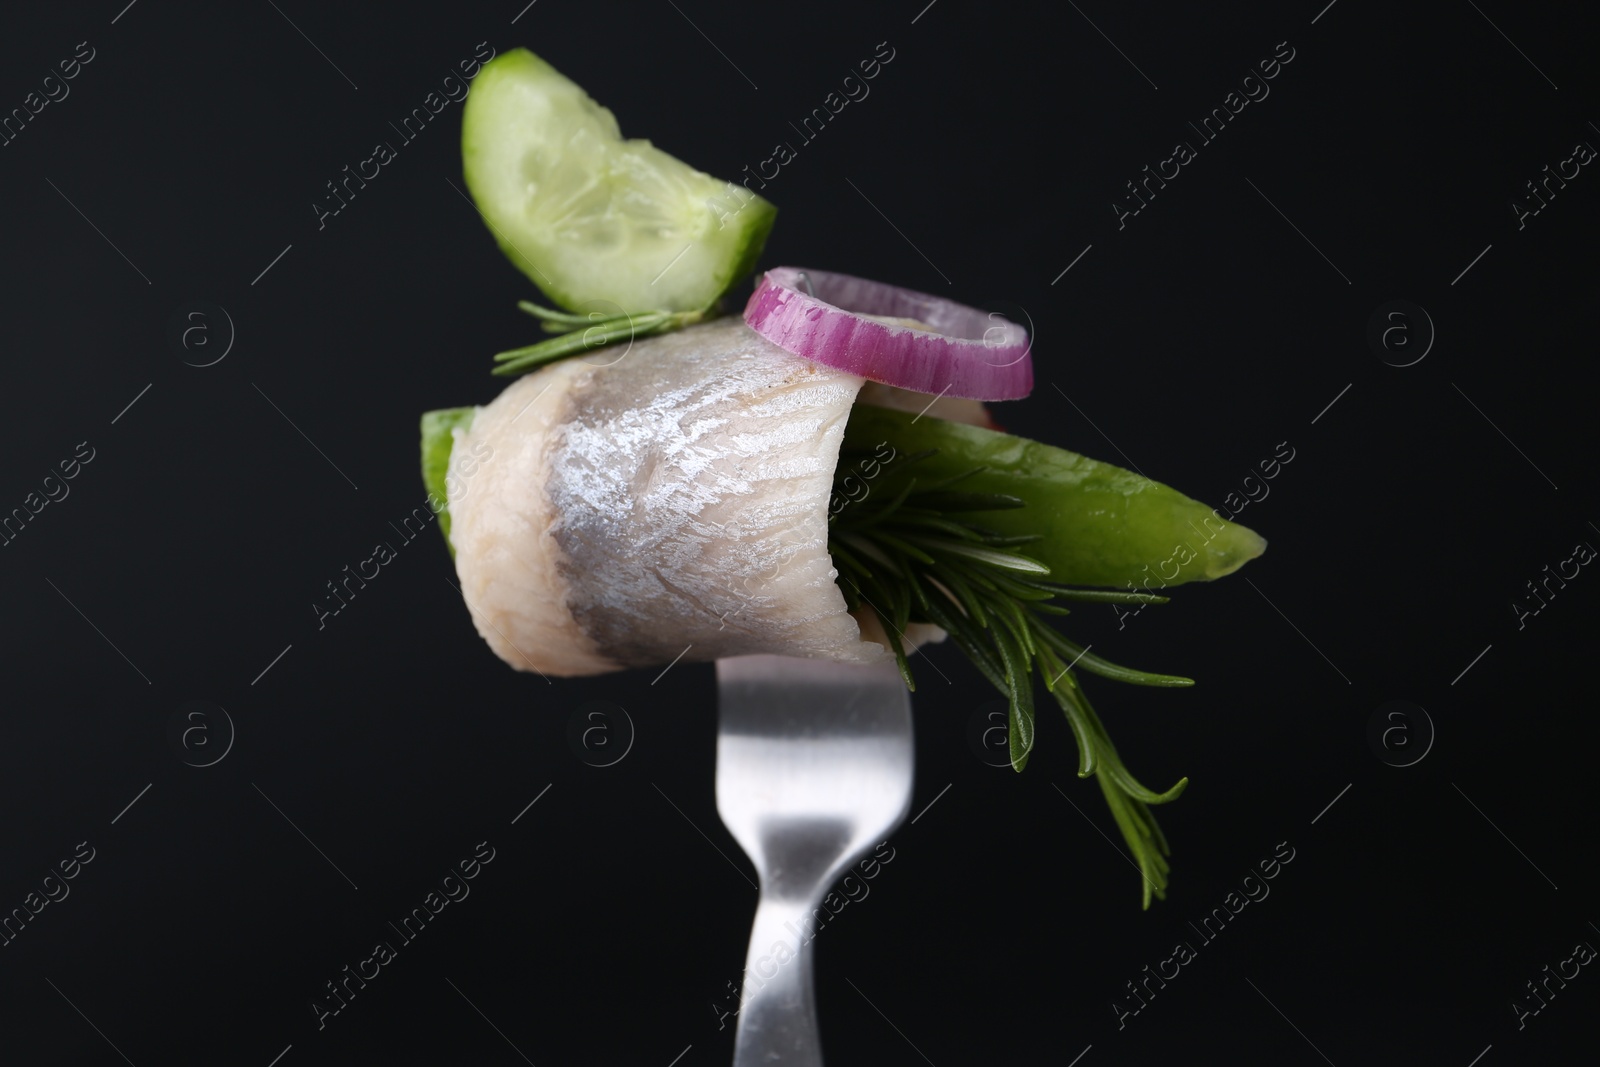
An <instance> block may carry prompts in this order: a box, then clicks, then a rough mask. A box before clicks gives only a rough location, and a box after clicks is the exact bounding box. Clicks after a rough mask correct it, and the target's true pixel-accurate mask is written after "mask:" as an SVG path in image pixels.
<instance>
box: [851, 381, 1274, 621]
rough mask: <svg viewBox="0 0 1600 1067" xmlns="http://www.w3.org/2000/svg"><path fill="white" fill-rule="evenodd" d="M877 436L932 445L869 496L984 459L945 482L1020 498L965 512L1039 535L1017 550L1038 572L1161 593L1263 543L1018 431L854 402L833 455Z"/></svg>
mask: <svg viewBox="0 0 1600 1067" xmlns="http://www.w3.org/2000/svg"><path fill="white" fill-rule="evenodd" d="M880 441H887V442H889V443H890V444H891V445H893V447H894V448H895V449H896V450H897V451H898V452H900V453H903V454H905V455H912V454H915V453H917V452H921V451H923V450H925V449H938V452H937V453H936V454H935V455H932V456H929V457H927V458H925V459H920V460H917V461H916V462H914V463H911V464H908V465H906V466H905V467H904V468H903V469H902V471H901V472H900V473H899V474H898V475H896V474H890V473H885V474H884V477H883V484H882V485H879V484H877V483H874V484H873V485H872V486H871V491H872V492H873V493H874V494H876V493H888V494H893V493H895V492H898V491H899V489H900V487H901V486H902V485H903V484H904V482H903V479H905V478H908V477H915V478H916V479H917V483H918V484H919V485H927V484H932V483H936V482H939V481H941V480H943V479H946V478H953V477H955V476H957V475H960V474H963V473H964V472H968V471H971V470H972V469H973V468H975V467H982V468H983V470H982V471H981V472H979V473H977V474H974V475H972V476H971V477H966V478H962V479H961V481H960V482H959V483H958V484H956V485H955V486H952V488H954V489H959V490H962V491H965V492H972V493H1002V494H1006V495H1009V496H1014V497H1018V498H1020V499H1022V500H1024V501H1026V506H1025V507H1020V508H1015V509H1012V510H1005V511H984V512H974V513H972V521H973V523H974V525H978V526H983V527H985V528H987V529H990V530H993V531H994V532H996V533H999V534H1005V535H1014V536H1021V535H1028V534H1039V535H1042V537H1041V539H1040V540H1038V541H1035V542H1032V543H1030V544H1026V545H1023V546H1020V547H1019V548H1018V551H1019V552H1021V553H1023V554H1024V555H1027V556H1031V557H1033V558H1034V559H1036V560H1039V561H1040V562H1041V563H1043V564H1044V565H1045V566H1047V567H1049V568H1050V575H1049V577H1048V579H1046V580H1047V581H1051V582H1058V583H1061V584H1063V585H1089V586H1110V587H1112V588H1128V587H1130V586H1131V588H1132V589H1133V591H1135V592H1159V591H1160V590H1161V589H1162V588H1163V587H1165V586H1169V585H1182V584H1183V583H1185V582H1192V581H1205V580H1209V579H1214V578H1221V577H1223V576H1225V575H1228V574H1232V573H1233V572H1234V571H1236V570H1238V569H1239V568H1240V567H1242V566H1244V565H1245V564H1246V563H1248V562H1249V561H1250V560H1252V559H1255V558H1256V557H1257V556H1259V555H1261V553H1262V552H1263V551H1265V550H1266V547H1267V542H1266V541H1265V540H1264V539H1263V538H1262V537H1261V535H1260V534H1258V533H1256V532H1255V531H1254V530H1252V529H1250V528H1249V527H1246V526H1241V525H1239V524H1238V523H1236V522H1229V521H1227V520H1225V519H1223V518H1222V516H1221V514H1220V513H1218V512H1215V511H1213V509H1211V508H1209V507H1207V506H1206V505H1204V504H1202V503H1200V502H1199V501H1197V500H1192V499H1190V498H1189V497H1187V496H1184V495H1183V494H1182V493H1180V492H1178V491H1177V490H1176V489H1173V488H1170V487H1169V486H1166V485H1163V484H1161V483H1160V482H1153V481H1151V480H1150V479H1148V478H1145V477H1144V476H1142V475H1139V474H1135V473H1134V472H1132V471H1128V470H1123V469H1122V468H1121V467H1115V466H1112V465H1111V464H1109V463H1101V462H1100V461H1099V460H1094V459H1090V458H1088V457H1087V456H1080V455H1078V454H1077V453H1076V452H1068V451H1066V450H1065V449H1062V448H1055V447H1053V446H1051V445H1046V444H1041V443H1040V442H1038V441H1030V440H1028V439H1027V438H1025V437H1015V436H1013V435H1011V434H1007V433H998V432H996V431H994V430H985V429H983V428H981V427H978V426H969V425H967V424H966V423H961V422H948V421H946V420H944V419H936V418H932V417H927V416H913V415H912V414H910V413H909V412H903V411H891V410H890V409H888V408H881V407H873V406H870V405H867V404H857V405H856V406H855V407H854V408H852V409H851V412H850V421H849V422H848V423H847V424H846V425H845V431H844V446H843V450H842V453H841V454H842V456H845V457H848V456H850V455H851V454H853V453H870V452H872V450H873V449H874V448H875V447H876V445H877V444H878V442H880ZM844 461H845V460H844V459H841V462H844ZM891 470H892V468H891Z"/></svg>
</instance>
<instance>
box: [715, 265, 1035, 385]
mask: <svg viewBox="0 0 1600 1067" xmlns="http://www.w3.org/2000/svg"><path fill="white" fill-rule="evenodd" d="M802 275H804V276H805V279H804V280H805V281H807V282H809V283H810V285H809V288H810V290H811V293H807V292H805V291H802V289H801V288H800V285H801V284H802V279H801V276H802ZM863 315H883V316H887V317H891V318H902V319H916V320H917V321H919V322H923V323H926V324H928V325H929V326H931V327H933V329H934V330H936V331H938V332H935V333H930V332H928V331H926V330H917V329H912V328H911V327H909V326H891V325H889V324H887V323H882V322H874V321H873V320H872V319H868V318H863V317H862V316H863ZM744 321H745V323H746V324H747V325H749V327H750V328H751V329H752V330H754V331H756V333H759V334H760V335H761V336H762V337H765V338H766V339H767V340H769V341H771V342H772V343H773V344H775V345H777V346H778V347H779V348H781V349H783V350H784V351H785V352H792V353H794V354H795V355H797V356H802V357H804V358H806V359H810V360H815V361H816V362H818V363H821V364H823V365H825V366H829V367H833V368H834V369H836V370H842V371H848V372H849V373H851V374H858V375H860V376H861V377H863V378H869V379H871V380H872V381H875V382H883V383H884V384H885V385H894V386H898V387H899V388H901V389H911V390H914V391H916V392H919V393H929V394H934V395H938V396H961V397H969V398H971V399H973V400H1019V399H1021V398H1022V397H1025V396H1027V395H1028V394H1029V393H1030V392H1032V391H1033V358H1032V356H1031V355H1030V354H1029V347H1030V346H1029V341H1028V331H1027V330H1025V329H1023V328H1022V327H1021V326H1018V325H1017V324H1016V323H1014V322H1011V321H1009V320H1007V319H1004V318H1001V317H1000V316H999V315H996V314H992V313H990V312H986V311H980V310H979V309H977V308H971V307H967V306H966V305H964V304H957V303H955V302H953V301H950V300H944V299H942V298H940V297H937V296H929V295H928V294H927V293H918V292H913V291H912V290H910V289H901V288H899V287H898V286H894V285H886V284H884V283H883V282H874V281H868V280H867V279H865V278H855V277H851V276H850V275H848V274H834V273H832V272H831V271H821V270H806V271H802V270H800V269H799V268H797V267H774V268H773V269H772V270H769V271H767V272H766V273H765V274H763V275H762V276H761V280H760V282H759V283H757V285H756V291H755V292H754V293H752V294H751V296H750V302H749V303H747V304H746V305H745V308H744Z"/></svg>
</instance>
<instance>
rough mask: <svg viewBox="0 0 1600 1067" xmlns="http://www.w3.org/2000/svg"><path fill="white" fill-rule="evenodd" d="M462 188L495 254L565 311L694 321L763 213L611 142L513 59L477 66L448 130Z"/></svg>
mask: <svg viewBox="0 0 1600 1067" xmlns="http://www.w3.org/2000/svg"><path fill="white" fill-rule="evenodd" d="M461 155H462V165H463V170H464V172H465V176H466V180H467V187H468V188H469V189H470V190H471V191H472V196H473V199H474V200H476V201H477V204H478V209H479V210H480V211H481V212H482V213H483V217H484V220H485V221H486V222H487V223H488V224H489V228H490V230H491V231H493V233H494V235H495V239H496V240H497V241H499V243H500V248H501V251H503V252H505V254H506V255H507V256H508V257H509V258H510V259H511V262H513V263H515V264H516V265H517V267H518V268H519V269H521V270H522V272H523V273H524V274H526V275H527V276H528V277H529V278H531V279H533V281H534V283H535V284H536V285H538V286H539V288H540V289H541V290H543V291H544V294H545V295H546V296H547V297H549V298H550V299H551V300H552V301H554V302H555V303H557V304H559V305H561V306H562V307H564V308H567V309H568V310H570V311H580V312H589V311H611V312H613V313H616V312H634V311H645V310H663V311H698V310H701V309H703V308H707V307H709V306H711V304H712V303H713V302H714V301H715V300H716V299H717V297H719V296H721V295H722V293H723V292H724V291H726V290H727V289H728V288H729V287H730V286H731V285H733V283H734V282H736V281H739V280H740V279H741V278H743V277H744V276H745V275H747V274H749V273H750V271H751V270H753V269H754V267H755V261H756V257H757V256H759V255H760V254H761V249H762V246H763V245H764V244H765V243H766V240H767V234H768V232H770V231H771V229H772V223H773V219H774V217H775V216H776V215H777V209H776V208H775V207H773V206H772V204H770V203H769V202H767V201H766V200H764V199H763V198H761V197H760V196H757V195H756V194H755V193H753V192H750V191H749V190H748V189H747V188H745V187H744V186H741V185H736V184H734V183H732V182H725V181H720V180H718V179H716V178H713V177H712V176H711V175H709V174H706V173H703V172H702V171H698V170H695V169H694V168H693V167H690V166H688V165H687V164H685V163H682V162H680V161H679V160H677V159H674V158H673V157H672V156H670V155H668V154H667V153H665V152H663V151H661V150H660V149H659V148H656V147H654V146H653V145H651V144H650V142H649V141H642V140H626V141H625V140H623V139H622V133H621V130H620V129H619V128H618V126H617V120H616V117H615V116H613V115H612V114H611V112H610V111H608V110H607V109H606V108H603V107H601V106H600V105H599V104H597V103H595V102H594V100H592V99H590V97H589V95H588V94H587V93H585V92H584V91H583V90H582V89H581V88H579V87H578V86H577V85H575V84H574V83H573V82H571V81H569V80H568V79H567V78H565V77H563V76H562V75H561V74H560V73H559V72H558V71H557V70H556V69H555V68H554V67H552V66H551V65H550V64H548V63H546V62H545V61H544V60H542V59H540V58H539V57H538V56H536V55H534V54H533V53H532V52H529V51H528V50H527V49H525V48H517V49H513V50H511V51H509V52H505V53H503V54H501V55H500V56H497V57H496V58H495V59H493V60H491V61H490V62H489V63H488V64H487V65H485V66H484V68H483V70H482V71H481V72H479V74H478V76H477V78H476V79H475V80H474V81H473V83H472V91H471V93H470V94H469V95H468V97H467V101H466V105H465V109H464V112H463V115H462V119H461Z"/></svg>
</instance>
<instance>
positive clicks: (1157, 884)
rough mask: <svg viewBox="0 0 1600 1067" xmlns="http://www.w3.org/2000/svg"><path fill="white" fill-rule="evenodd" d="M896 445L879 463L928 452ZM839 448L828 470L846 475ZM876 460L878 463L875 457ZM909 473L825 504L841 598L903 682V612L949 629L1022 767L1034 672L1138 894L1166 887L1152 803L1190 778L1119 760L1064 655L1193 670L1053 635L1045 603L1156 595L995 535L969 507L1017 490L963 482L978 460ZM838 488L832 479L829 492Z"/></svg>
mask: <svg viewBox="0 0 1600 1067" xmlns="http://www.w3.org/2000/svg"><path fill="white" fill-rule="evenodd" d="M931 454H932V451H931V450H930V451H924V452H920V453H917V454H915V455H910V456H897V457H895V458H893V459H890V460H889V461H887V462H886V463H884V464H882V471H880V472H879V473H880V474H881V473H885V472H888V471H890V470H894V471H895V473H896V474H898V473H900V472H901V471H903V470H904V469H905V468H907V467H912V466H914V464H915V463H916V462H917V461H918V460H920V459H923V458H925V457H927V456H929V455H931ZM849 458H851V457H848V456H841V457H840V463H839V467H838V472H839V473H837V474H836V478H838V479H839V480H841V481H842V480H843V478H844V477H849V476H850V475H849V474H848V473H847V472H848V471H849V470H850V469H851V468H850V465H849V464H848V463H847V462H846V460H847V459H849ZM874 469H876V467H875V468H874ZM983 469H984V468H982V467H977V468H973V469H972V470H970V471H967V472H966V473H964V474H962V475H959V476H958V477H955V478H949V479H945V480H944V481H942V482H938V483H934V484H928V485H919V484H918V481H917V479H916V477H915V476H912V477H910V478H908V479H907V480H906V482H905V484H904V485H903V486H902V487H901V488H900V489H899V491H898V492H895V493H893V494H891V493H889V492H888V490H886V489H885V490H882V491H878V492H874V491H872V489H873V488H874V487H869V488H868V491H867V492H866V493H865V494H863V495H860V496H856V497H854V498H853V499H850V500H848V501H847V502H845V503H844V505H843V506H842V507H838V508H836V509H830V511H831V514H830V516H829V519H828V522H829V550H830V552H831V553H832V555H833V559H834V562H835V564H836V565H837V566H838V569H839V585H840V588H841V589H842V590H843V591H844V595H845V600H846V603H847V604H848V605H849V607H850V609H851V610H852V611H854V610H856V609H857V608H859V607H860V606H861V605H863V604H865V605H866V606H868V607H870V608H871V609H872V610H873V611H874V612H875V613H876V614H877V616H878V619H879V621H880V622H881V623H882V624H883V630H884V633H885V634H886V635H887V636H888V640H889V645H890V648H891V649H892V651H893V652H894V656H895V661H896V663H897V664H898V665H899V668H900V673H901V675H902V677H904V678H905V681H906V685H907V686H909V687H910V688H912V689H915V688H916V682H915V679H914V678H913V677H912V674H911V667H910V664H909V663H908V662H907V659H906V653H905V648H904V645H903V644H902V639H903V637H904V634H905V629H906V627H907V625H909V624H910V623H912V622H931V623H933V624H934V625H936V626H938V627H940V628H941V629H943V630H944V631H945V632H946V633H947V634H949V635H950V640H951V642H952V643H953V644H954V645H955V646H956V647H957V648H959V649H960V650H961V651H962V652H963V653H965V654H966V656H967V658H968V659H970V660H971V661H972V663H973V665H974V666H975V667H977V669H978V670H979V672H981V673H982V674H983V675H984V677H986V678H987V679H988V680H989V681H990V682H991V683H992V684H993V685H994V686H995V688H997V689H999V690H1000V691H1001V692H1002V693H1004V694H1005V696H1006V699H1007V702H1008V704H1009V707H1010V712H1009V716H1008V730H1007V740H1008V745H1009V749H1010V757H1011V765H1012V767H1013V768H1015V769H1016V770H1018V771H1021V770H1022V769H1023V767H1024V766H1025V765H1026V764H1027V762H1028V755H1029V753H1030V752H1031V751H1032V749H1033V744H1034V718H1035V715H1034V704H1033V696H1034V689H1033V676H1034V674H1035V673H1036V672H1037V674H1038V675H1039V677H1040V678H1041V679H1042V680H1043V682H1044V684H1045V688H1046V690H1048V691H1049V693H1050V695H1051V696H1052V697H1053V698H1054V699H1055V701H1056V703H1057V704H1058V705H1059V706H1060V708H1061V710H1062V712H1063V713H1064V714H1065V716H1066V719H1067V723H1068V725H1069V726H1070V727H1071V729H1072V734H1073V737H1074V738H1075V739H1076V740H1077V743H1078V777H1080V778H1088V777H1094V778H1096V779H1097V780H1098V781H1099V783H1100V791H1101V792H1102V793H1103V794H1104V795H1105V799H1106V804H1107V805H1108V806H1109V807H1110V809H1111V815H1112V818H1113V819H1115V820H1116V823H1117V827H1118V829H1120V830H1121V831H1122V836H1123V838H1124V839H1125V840H1126V841H1127V843H1128V847H1129V848H1130V849H1131V850H1132V852H1133V856H1134V859H1135V862H1137V864H1138V866H1139V871H1140V873H1141V875H1142V876H1143V879H1144V892H1143V905H1144V907H1146V908H1148V907H1149V906H1150V898H1151V896H1152V895H1153V896H1155V897H1157V898H1164V897H1165V896H1166V887H1167V871H1168V866H1167V856H1168V855H1169V849H1168V846H1167V839H1166V837H1165V836H1163V835H1162V833H1161V828H1160V827H1159V826H1157V825H1156V821H1155V817H1154V816H1153V815H1152V814H1151V812H1150V805H1153V804H1165V803H1167V802H1168V801H1171V800H1175V799H1177V797H1178V796H1179V794H1181V793H1182V792H1183V790H1184V787H1185V786H1187V785H1188V783H1189V779H1187V778H1183V779H1180V780H1179V781H1178V783H1177V784H1176V785H1174V786H1173V787H1172V788H1170V789H1168V790H1167V791H1166V792H1164V793H1157V792H1155V791H1154V790H1152V789H1149V788H1147V787H1146V786H1144V785H1143V784H1142V783H1140V782H1139V780H1138V779H1136V778H1135V777H1134V776H1133V775H1132V774H1131V773H1129V771H1128V769H1127V768H1126V767H1125V766H1123V763H1122V759H1121V757H1119V756H1118V755H1117V749H1116V746H1115V745H1113V744H1112V743H1111V738H1110V736H1109V735H1108V734H1107V733H1106V728H1105V725H1104V724H1103V723H1102V722H1101V721H1100V717H1099V716H1098V715H1097V714H1096V713H1095V710H1094V707H1093V706H1092V705H1091V704H1090V703H1089V698H1088V696H1087V695H1086V694H1085V693H1084V691H1083V688H1082V686H1081V685H1079V683H1078V679H1077V677H1076V675H1075V674H1074V670H1075V669H1079V668H1081V669H1082V670H1085V671H1088V672H1089V673H1091V674H1098V675H1100V676H1102V677H1105V678H1111V679H1115V680H1117V681H1120V682H1128V683H1131V684H1133V685H1149V686H1161V687H1173V686H1188V685H1193V684H1194V683H1193V681H1192V680H1191V679H1188V678H1180V677H1176V676H1173V675H1168V674H1153V673H1150V672H1148V671H1139V670H1134V669H1132V668H1129V667H1123V666H1120V665H1118V664H1115V663H1112V662H1110V661H1108V660H1105V659H1102V658H1101V657H1099V656H1096V655H1094V654H1092V653H1090V652H1089V651H1088V650H1087V649H1086V648H1083V647H1080V646H1079V645H1077V644H1076V643H1074V642H1072V641H1069V640H1068V639H1067V638H1065V637H1063V636H1062V635H1061V634H1060V633H1059V632H1058V631H1057V630H1056V629H1055V628H1054V627H1053V626H1051V625H1050V623H1049V622H1048V620H1047V616H1051V615H1065V614H1067V610H1068V609H1067V608H1065V607H1063V606H1061V604H1060V603H1058V601H1077V602H1089V603H1113V604H1118V603H1138V604H1164V603H1166V602H1167V598H1166V597H1163V596H1156V595H1154V594H1150V593H1124V592H1117V591H1114V590H1103V589H1077V588H1072V587H1069V586H1065V585H1061V584H1058V583H1054V582H1049V581H1046V580H1044V579H1045V578H1046V577H1047V576H1048V574H1049V568H1047V567H1046V566H1044V564H1042V563H1040V562H1039V561H1037V560H1035V559H1032V558H1030V557H1029V556H1027V555H1026V554H1024V551H1019V549H1025V546H1026V544H1027V543H1028V542H1030V541H1034V540H1037V539H1038V538H1037V537H1002V536H1000V535H998V534H995V533H993V532H992V531H989V530H986V529H984V528H983V527H982V526H980V525H978V524H976V523H974V522H971V521H968V516H969V515H970V514H971V513H974V512H983V511H995V510H1000V509H1011V508H1020V507H1024V506H1026V502H1025V501H1023V500H1021V499H1019V498H1017V497H1014V496H1006V495H1003V494H999V493H972V492H966V491H964V490H962V489H961V488H960V484H959V483H960V482H961V481H963V480H965V479H966V478H969V477H971V476H972V475H974V474H977V473H978V472H979V471H981V470H983ZM839 496H840V489H839V486H838V484H836V486H835V499H836V500H837V499H839Z"/></svg>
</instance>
